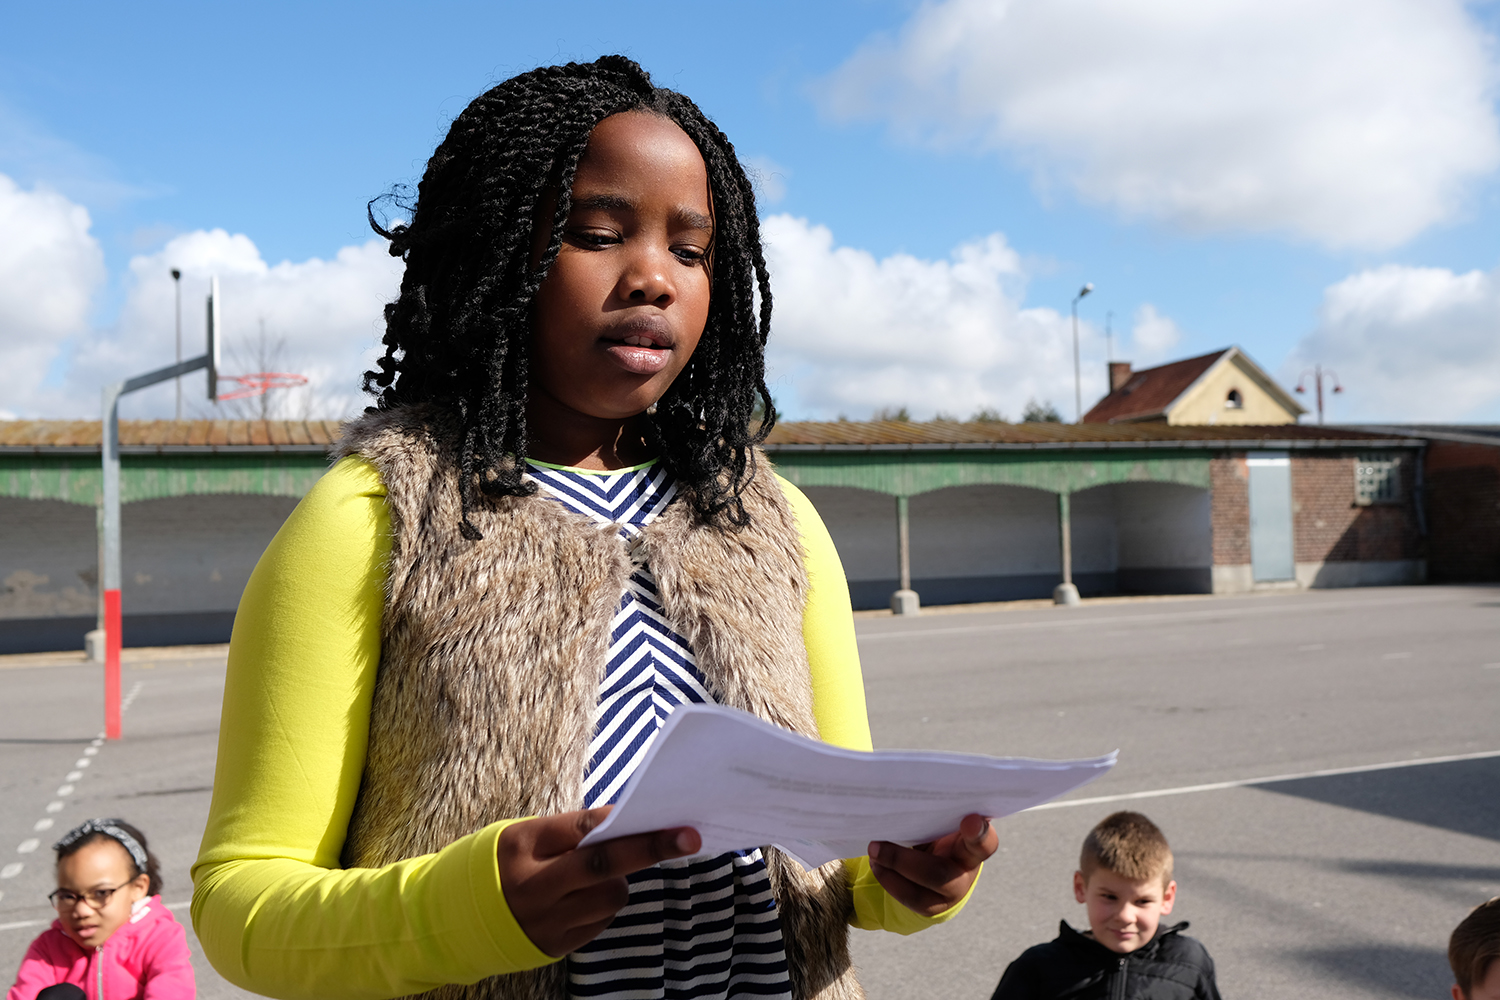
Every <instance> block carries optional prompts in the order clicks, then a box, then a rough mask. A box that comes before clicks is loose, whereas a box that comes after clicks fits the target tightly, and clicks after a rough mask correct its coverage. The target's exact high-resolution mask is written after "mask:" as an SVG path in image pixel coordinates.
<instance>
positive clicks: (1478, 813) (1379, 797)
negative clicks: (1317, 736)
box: [1256, 757, 1500, 841]
mask: <svg viewBox="0 0 1500 1000" xmlns="http://www.w3.org/2000/svg"><path fill="white" fill-rule="evenodd" d="M1256 787H1258V788H1260V789H1262V790H1264V791H1268V792H1277V793H1280V794H1282V795H1293V796H1296V797H1297V798H1302V799H1312V800H1314V801H1316V802H1324V803H1327V804H1328V805H1335V806H1343V807H1344V808H1346V809H1358V810H1359V811H1360V812H1367V813H1375V814H1377V815H1380V816H1390V817H1392V818H1394V819H1404V820H1406V821H1408V822H1411V823H1421V824H1423V825H1424V826H1434V827H1437V828H1438V829H1441V830H1451V831H1453V832H1454V833H1466V834H1468V835H1469V836H1471V837H1483V838H1485V839H1486V840H1496V841H1500V796H1497V795H1496V794H1495V789H1497V788H1500V757H1490V758H1486V759H1483V760H1462V761H1455V762H1453V763H1451V764H1423V765H1421V766H1418V767H1403V768H1393V769H1391V770H1389V771H1366V772H1363V773H1361V774H1340V775H1334V776H1332V777H1327V778H1298V779H1295V780H1292V781H1277V782H1274V783H1271V784H1267V785H1258V786H1256Z"/></svg>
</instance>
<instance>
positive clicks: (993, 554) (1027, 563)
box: [910, 486, 1062, 578]
mask: <svg viewBox="0 0 1500 1000" xmlns="http://www.w3.org/2000/svg"><path fill="white" fill-rule="evenodd" d="M910 515H911V572H912V576H913V577H914V578H915V577H966V576H1021V575H1027V574H1032V573H1059V572H1061V566H1062V563H1061V555H1060V553H1059V549H1058V541H1057V496H1056V494H1053V493H1047V492H1045V491H1043V490H1033V489H1026V488H1024V487H1019V486H953V487H950V488H948V489H945V490H934V491H933V492H931V493H922V494H919V495H917V496H914V497H912V498H911V509H910Z"/></svg>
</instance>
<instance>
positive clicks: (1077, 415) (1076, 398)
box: [1073, 295, 1083, 424]
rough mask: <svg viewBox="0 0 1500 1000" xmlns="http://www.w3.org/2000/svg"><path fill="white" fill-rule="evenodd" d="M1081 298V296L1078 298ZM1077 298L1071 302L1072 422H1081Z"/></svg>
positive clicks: (1081, 399)
mask: <svg viewBox="0 0 1500 1000" xmlns="http://www.w3.org/2000/svg"><path fill="white" fill-rule="evenodd" d="M1078 298H1083V296H1081V295H1080V296H1078ZM1078 298H1075V299H1074V300H1073V422H1074V423H1075V424H1079V423H1082V422H1083V375H1082V373H1081V372H1080V370H1079V367H1078Z"/></svg>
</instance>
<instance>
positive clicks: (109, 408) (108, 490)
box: [99, 382, 125, 740]
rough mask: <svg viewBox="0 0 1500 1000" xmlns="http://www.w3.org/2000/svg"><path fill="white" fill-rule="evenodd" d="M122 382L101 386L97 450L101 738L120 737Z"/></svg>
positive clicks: (123, 386) (114, 738)
mask: <svg viewBox="0 0 1500 1000" xmlns="http://www.w3.org/2000/svg"><path fill="white" fill-rule="evenodd" d="M124 391H125V383H124V382H115V383H113V384H111V385H107V386H105V387H104V420H103V426H102V428H101V430H102V431H103V437H102V440H101V441H100V447H99V451H100V453H101V454H102V455H103V457H104V495H103V497H102V504H103V508H104V516H103V518H102V519H101V520H102V522H103V528H104V531H103V535H104V539H103V544H102V545H101V546H100V552H101V555H102V557H103V558H102V562H103V565H102V566H100V567H99V588H100V590H101V591H102V592H103V594H104V736H105V738H106V739H111V740H117V739H119V738H120V639H121V634H120V628H121V615H120V395H121V393H123V392H124Z"/></svg>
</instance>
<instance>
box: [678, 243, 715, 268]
mask: <svg viewBox="0 0 1500 1000" xmlns="http://www.w3.org/2000/svg"><path fill="white" fill-rule="evenodd" d="M672 253H674V254H676V255H677V259H678V260H680V261H682V262H683V263H684V264H701V263H703V262H704V261H705V260H707V259H708V251H707V250H703V249H700V248H699V247H694V246H686V247H673V248H672Z"/></svg>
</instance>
